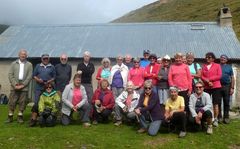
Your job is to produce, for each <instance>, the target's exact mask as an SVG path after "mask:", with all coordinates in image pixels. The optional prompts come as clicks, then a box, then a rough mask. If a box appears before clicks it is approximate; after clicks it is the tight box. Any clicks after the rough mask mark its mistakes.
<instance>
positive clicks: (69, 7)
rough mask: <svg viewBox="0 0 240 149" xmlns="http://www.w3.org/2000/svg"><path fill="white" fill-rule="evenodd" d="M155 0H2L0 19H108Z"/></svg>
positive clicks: (64, 21)
mask: <svg viewBox="0 0 240 149" xmlns="http://www.w3.org/2000/svg"><path fill="white" fill-rule="evenodd" d="M154 1H156V0H0V23H8V24H80V23H106V22H110V21H112V20H114V19H116V18H118V17H120V16H122V15H124V14H125V13H128V12H129V11H132V10H134V9H137V8H139V7H142V6H144V5H146V4H149V3H152V2H154Z"/></svg>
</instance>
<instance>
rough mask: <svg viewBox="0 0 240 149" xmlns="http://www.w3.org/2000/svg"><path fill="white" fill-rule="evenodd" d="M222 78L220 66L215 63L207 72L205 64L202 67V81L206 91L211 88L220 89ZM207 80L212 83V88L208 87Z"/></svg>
mask: <svg viewBox="0 0 240 149" xmlns="http://www.w3.org/2000/svg"><path fill="white" fill-rule="evenodd" d="M221 77H222V69H221V66H220V65H219V64H217V63H214V62H213V63H212V66H211V68H210V69H209V70H208V68H207V64H204V65H203V66H202V78H201V79H202V80H203V82H204V84H205V88H206V89H211V88H220V87H221V83H220V79H221ZM207 80H208V81H210V82H212V83H213V86H212V87H210V86H209V85H208V83H207Z"/></svg>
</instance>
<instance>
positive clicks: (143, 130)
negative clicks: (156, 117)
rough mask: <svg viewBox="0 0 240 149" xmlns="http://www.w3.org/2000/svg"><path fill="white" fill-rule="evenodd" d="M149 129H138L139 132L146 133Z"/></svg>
mask: <svg viewBox="0 0 240 149" xmlns="http://www.w3.org/2000/svg"><path fill="white" fill-rule="evenodd" d="M146 131H147V129H146V128H140V129H138V131H137V132H138V133H144V132H146Z"/></svg>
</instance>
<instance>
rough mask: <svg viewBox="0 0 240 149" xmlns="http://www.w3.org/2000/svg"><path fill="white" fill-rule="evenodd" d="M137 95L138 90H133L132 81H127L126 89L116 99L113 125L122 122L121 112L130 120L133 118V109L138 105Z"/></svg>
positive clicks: (134, 115) (134, 116)
mask: <svg viewBox="0 0 240 149" xmlns="http://www.w3.org/2000/svg"><path fill="white" fill-rule="evenodd" d="M139 96H140V95H139V94H138V92H136V91H135V90H134V85H133V82H132V81H129V82H128V83H127V88H126V90H125V91H123V92H122V93H121V94H120V95H119V96H118V97H117V99H116V104H115V114H116V120H117V121H116V123H114V125H115V126H119V125H121V124H122V114H124V115H126V116H127V118H128V119H130V120H135V118H136V114H135V112H134V109H135V107H136V106H137V105H138V101H139Z"/></svg>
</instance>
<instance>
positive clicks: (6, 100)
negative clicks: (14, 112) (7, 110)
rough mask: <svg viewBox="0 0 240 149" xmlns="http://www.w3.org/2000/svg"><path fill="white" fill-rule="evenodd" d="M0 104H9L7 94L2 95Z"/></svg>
mask: <svg viewBox="0 0 240 149" xmlns="http://www.w3.org/2000/svg"><path fill="white" fill-rule="evenodd" d="M0 104H3V105H6V104H8V97H7V95H5V94H1V95H0Z"/></svg>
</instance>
